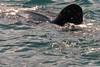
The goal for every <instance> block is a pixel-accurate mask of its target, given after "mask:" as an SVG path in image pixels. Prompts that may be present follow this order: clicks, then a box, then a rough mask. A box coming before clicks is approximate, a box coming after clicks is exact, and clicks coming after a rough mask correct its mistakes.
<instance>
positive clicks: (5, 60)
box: [0, 0, 100, 67]
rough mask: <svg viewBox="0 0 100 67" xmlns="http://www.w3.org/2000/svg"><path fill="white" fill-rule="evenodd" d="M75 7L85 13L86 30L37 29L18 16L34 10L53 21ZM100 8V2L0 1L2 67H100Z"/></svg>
mask: <svg viewBox="0 0 100 67" xmlns="http://www.w3.org/2000/svg"><path fill="white" fill-rule="evenodd" d="M73 3H75V4H78V5H80V6H81V7H82V9H83V12H84V21H83V26H84V27H82V26H81V27H78V30H71V29H70V28H69V27H67V26H64V27H59V26H57V25H55V24H51V23H48V22H44V23H41V24H39V25H34V24H33V23H27V19H25V18H23V17H17V16H16V12H18V11H21V10H23V11H24V10H27V11H28V10H32V11H35V12H38V13H42V14H44V15H46V16H48V17H49V18H50V19H51V20H52V19H54V18H55V17H56V15H57V14H58V13H59V12H60V11H61V9H63V8H64V7H65V6H67V5H69V4H73ZM99 5H100V0H0V67H99V66H100V6H99ZM19 14H20V15H22V16H24V17H27V15H26V14H21V13H19Z"/></svg>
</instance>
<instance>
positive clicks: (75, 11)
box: [52, 4, 83, 26]
mask: <svg viewBox="0 0 100 67" xmlns="http://www.w3.org/2000/svg"><path fill="white" fill-rule="evenodd" d="M68 22H69V23H74V24H76V25H78V24H81V23H82V22H83V11H82V8H81V7H80V6H79V5H76V4H71V5H69V6H67V7H65V8H64V9H63V10H62V11H61V12H60V13H59V14H58V16H57V17H56V19H55V20H54V21H53V22H52V23H55V24H57V25H60V26H64V24H65V23H68Z"/></svg>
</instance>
